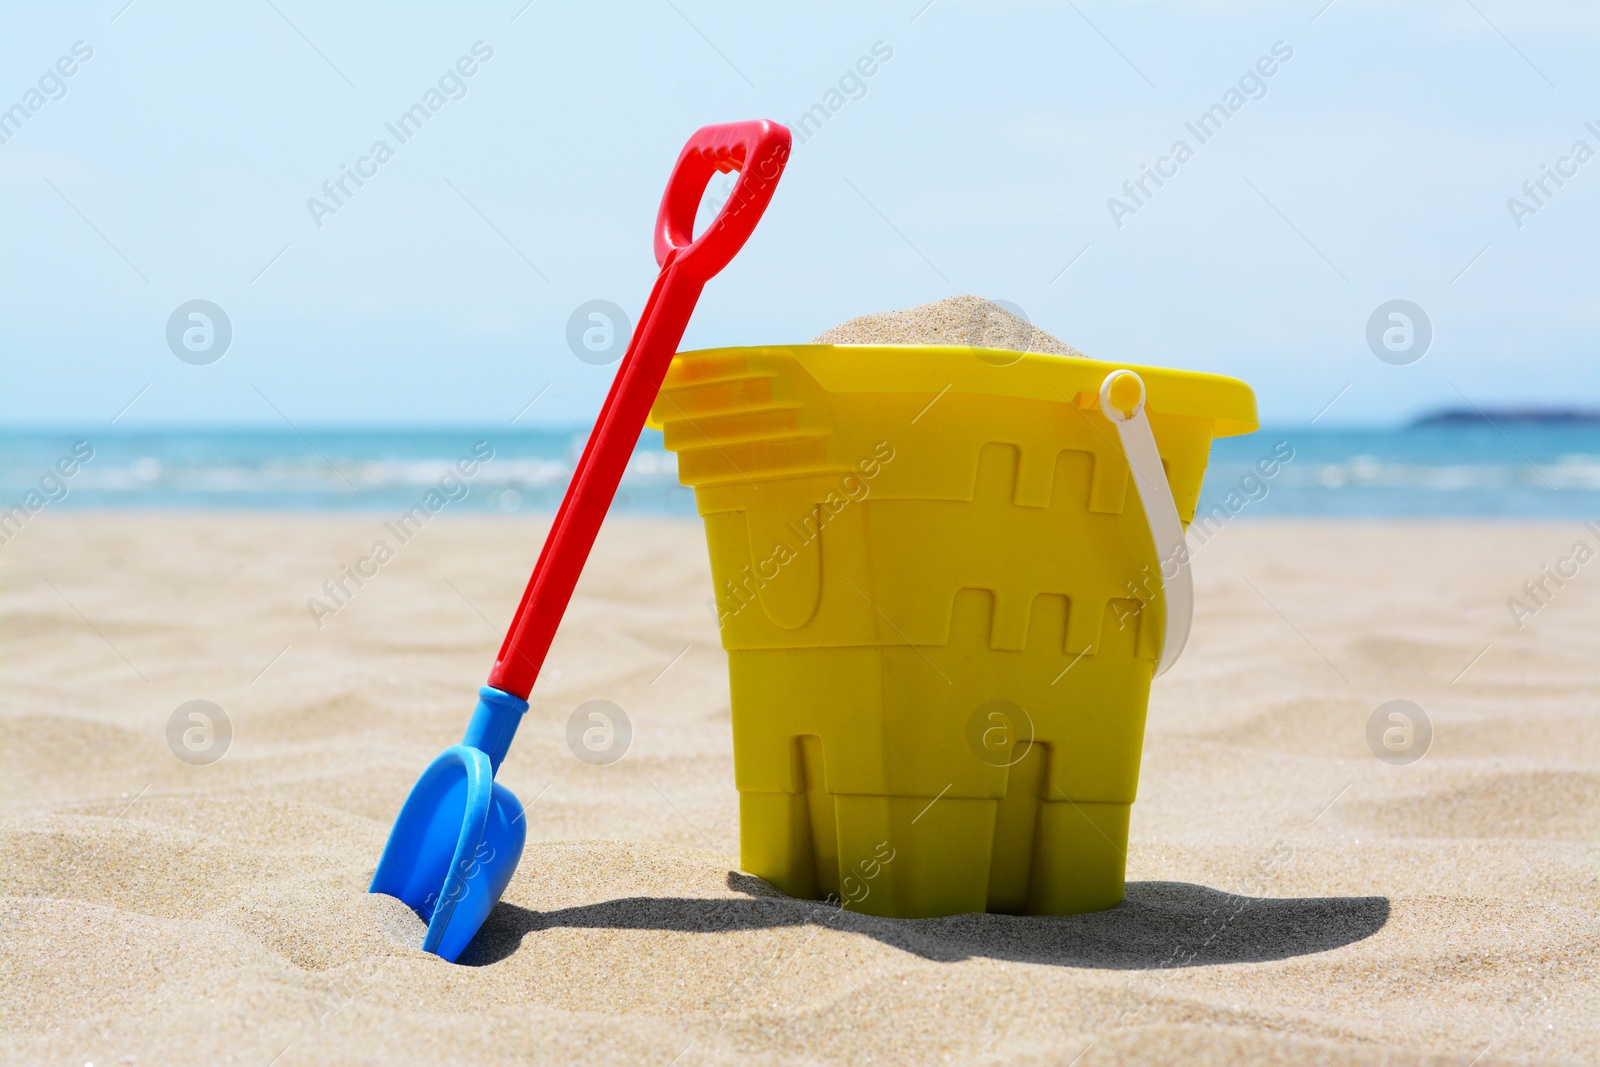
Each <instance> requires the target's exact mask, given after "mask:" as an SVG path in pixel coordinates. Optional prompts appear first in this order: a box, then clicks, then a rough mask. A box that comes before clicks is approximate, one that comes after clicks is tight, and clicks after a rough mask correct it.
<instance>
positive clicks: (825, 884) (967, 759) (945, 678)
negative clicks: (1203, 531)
mask: <svg viewBox="0 0 1600 1067" xmlns="http://www.w3.org/2000/svg"><path fill="white" fill-rule="evenodd" d="M1118 368H1119V365H1117V364H1109V363H1101V362H1097V361H1094V360H1087V359H1076V358H1068V357H1061V356H1052V355H1042V354H1037V353H1028V354H1026V355H1022V354H1019V353H1016V352H1009V351H999V350H993V349H974V348H967V347H960V346H948V347H946V346H920V345H898V346H897V345H885V346H877V345H780V346H770V347H752V348H724V349H712V350H707V351H699V352H684V353H680V354H679V355H678V356H677V358H676V359H675V361H674V363H673V365H672V369H671V371H670V372H669V373H668V375H667V377H666V381H665V383H664V385H663V386H662V389H661V393H660V396H659V397H658V398H657V400H656V403H655V407H654V408H653V411H652V417H651V422H652V425H655V426H657V427H658V428H660V429H661V430H662V431H663V432H664V434H665V438H666V447H667V448H668V449H670V450H672V451H673V452H676V453H677V455H678V476H679V479H680V481H682V483H683V484H684V485H686V486H690V487H692V488H693V489H694V491H695V499H696V503H697V506H698V510H699V513H700V515H701V517H702V518H703V519H704V521H705V528H706V540H707V543H708V545H709V548H710V554H711V571H712V577H713V579H714V582H715V585H716V598H715V609H716V613H717V616H718V619H719V623H720V629H721V635H722V644H723V648H725V649H726V650H727V653H728V669H729V675H730V684H731V691H732V702H733V741H734V769H735V777H736V784H737V786H738V789H739V811H740V863H741V865H742V866H743V867H744V869H745V870H747V871H750V872H751V873H753V874H756V875H759V876H761V877H762V878H765V879H766V880H767V881H769V882H771V883H772V884H773V885H775V886H776V887H778V888H779V889H781V890H783V891H784V892H785V893H788V894H790V895H791V896H796V897H802V898H810V899H827V898H830V897H832V898H836V899H838V900H839V901H841V902H842V903H843V904H844V906H846V907H850V908H853V909H856V910H859V911H863V912H866V913H869V914H874V915H885V916H897V917H906V918H915V917H928V916H938V915H953V914H958V913H964V912H981V911H994V912H1010V913H1021V914H1037V915H1055V914H1065V913H1070V912H1082V911H1095V910H1099V909H1103V908H1109V907H1111V906H1112V905H1114V904H1116V903H1117V902H1118V901H1119V900H1121V899H1122V894H1123V878H1124V871H1125V864H1126V855H1125V853H1126V849H1127V839H1128V814H1129V808H1130V805H1131V804H1132V803H1133V799H1134V793H1135V789H1136V787H1137V784H1138V778H1139V753H1140V747H1141V744H1142V741H1143V735H1144V718H1145V705H1146V702H1147V699H1148V695H1149V688H1150V682H1151V678H1152V675H1153V673H1154V672H1155V668H1156V663H1157V661H1158V659H1159V658H1160V651H1161V645H1162V641H1163V627H1164V626H1165V625H1166V620H1165V618H1164V614H1163V613H1164V610H1165V605H1166V600H1167V597H1165V596H1163V595H1162V592H1161V591H1162V587H1163V582H1162V580H1161V579H1160V578H1159V577H1154V576H1156V575H1159V574H1160V573H1161V568H1162V562H1163V561H1162V559H1161V558H1160V557H1158V554H1157V549H1156V547H1155V543H1154V542H1153V540H1152V528H1151V526H1150V520H1147V518H1146V514H1145V507H1144V506H1143V505H1142V503H1141V497H1140V494H1141V493H1142V492H1145V491H1146V488H1147V486H1149V485H1150V484H1151V483H1150V482H1149V481H1148V480H1146V481H1141V482H1140V484H1139V486H1138V489H1139V491H1138V492H1135V491H1130V485H1132V484H1133V483H1134V481H1135V479H1134V478H1132V477H1130V465H1129V460H1128V457H1129V456H1130V455H1132V454H1133V453H1132V452H1131V451H1129V450H1127V449H1125V447H1124V444H1123V440H1122V439H1120V438H1119V429H1120V430H1121V431H1122V432H1123V433H1124V434H1126V433H1127V432H1128V431H1127V428H1126V427H1119V426H1118V424H1117V421H1115V420H1113V419H1110V418H1107V417H1106V415H1105V414H1103V413H1102V411H1101V397H1100V390H1101V388H1102V386H1105V387H1107V388H1108V389H1109V388H1110V386H1111V378H1115V377H1117V375H1116V373H1115V372H1117V371H1118ZM1131 369H1132V370H1134V371H1136V373H1137V377H1136V378H1135V377H1134V376H1133V375H1126V376H1125V377H1127V378H1129V379H1130V380H1132V381H1137V382H1142V384H1143V386H1144V389H1145V391H1146V392H1145V394H1144V400H1145V411H1146V412H1147V414H1148V424H1147V425H1148V429H1147V430H1145V431H1143V432H1144V433H1145V434H1146V438H1145V439H1146V440H1148V435H1149V434H1150V433H1153V435H1154V445H1155V447H1154V448H1153V449H1152V450H1151V452H1150V453H1149V454H1150V455H1151V456H1152V457H1153V456H1154V452H1155V450H1157V449H1158V450H1159V453H1160V466H1162V467H1164V468H1165V474H1166V480H1165V482H1164V483H1163V485H1162V487H1161V491H1162V492H1163V493H1165V492H1166V485H1168V484H1170V501H1171V503H1170V504H1168V505H1167V507H1168V508H1169V509H1170V508H1171V507H1172V506H1173V505H1175V506H1176V511H1177V516H1178V517H1179V518H1180V519H1181V521H1182V522H1183V523H1184V524H1187V523H1188V521H1189V519H1190V518H1191V517H1192V516H1193V514H1194V508H1195V503H1196V501H1197V499H1198V496H1199V493H1200V482H1201V477H1202V475H1203V474H1204V473H1205V466H1206V459H1207V455H1208V453H1209V450H1210V446H1211V441H1212V439H1213V438H1214V437H1221V436H1228V435H1232V434H1240V433H1247V432H1249V431H1251V430H1253V429H1255V428H1256V413H1255V398H1254V395H1253V394H1252V392H1251V391H1250V388H1249V387H1248V386H1247V385H1245V384H1244V383H1243V382H1240V381H1237V380H1234V379H1231V378H1224V377H1220V376H1217V375H1212V374H1199V373H1194V372H1189V371H1176V370H1162V369H1158V368H1147V367H1135V368H1131ZM1108 376H1110V377H1108ZM1119 388H1120V387H1119ZM1111 395H1112V394H1110V393H1109V392H1108V393H1107V396H1108V397H1109V396H1111ZM1108 403H1113V404H1116V405H1121V404H1122V403H1123V401H1121V400H1116V401H1108ZM1129 406H1130V407H1131V406H1132V404H1131V402H1129ZM1113 413H1114V414H1118V415H1119V419H1120V418H1122V417H1123V416H1125V415H1126V413H1125V412H1118V411H1116V410H1114V412H1113ZM1141 425H1142V423H1141ZM1136 464H1137V460H1136ZM1150 465H1152V466H1153V465H1154V464H1153V463H1152V464H1150ZM1144 469H1145V468H1144V467H1142V466H1138V467H1136V470H1135V471H1134V473H1137V472H1139V471H1143V470H1144ZM1152 515H1154V509H1152ZM1173 529H1174V530H1178V528H1177V527H1176V525H1175V524H1174V526H1173ZM1176 537H1177V539H1178V541H1179V543H1180V544H1181V530H1178V532H1177V534H1176ZM1184 562H1185V565H1186V562H1187V561H1186V559H1185V561H1184ZM1183 576H1184V579H1185V581H1187V570H1186V569H1185V570H1184V572H1183ZM1184 626H1185V632H1186V626H1187V617H1186V616H1185V620H1184ZM1168 640H1169V641H1170V640H1171V638H1170V636H1169V637H1168ZM1179 641H1180V643H1181V637H1180V638H1179Z"/></svg>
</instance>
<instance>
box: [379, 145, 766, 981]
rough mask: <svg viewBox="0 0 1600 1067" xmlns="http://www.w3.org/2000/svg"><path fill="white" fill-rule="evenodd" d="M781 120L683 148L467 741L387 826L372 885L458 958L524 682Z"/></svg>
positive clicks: (505, 840)
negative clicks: (613, 368) (634, 301)
mask: <svg viewBox="0 0 1600 1067" xmlns="http://www.w3.org/2000/svg"><path fill="white" fill-rule="evenodd" d="M789 146H790V137H789V131H788V130H787V129H785V128H784V127H782V126H780V125H778V124H777V123H775V122H769V121H766V120H762V121H758V122H738V123H731V124H728V125H724V126H706V127H703V128H702V129H700V130H699V131H697V132H696V133H695V135H694V136H693V137H691V138H689V143H688V144H686V145H684V148H683V153H682V154H681V155H679V156H678V162H677V165H676V166H675V167H674V168H673V171H672V177H671V178H670V179H669V180H668V182H667V190H666V192H665V193H664V194H663V195H662V198H661V211H660V213H659V214H658V216H657V218H656V228H655V252H656V262H657V263H659V264H660V266H661V273H660V275H659V276H658V277H657V278H656V283H655V287H654V288H653V289H652V290H651V291H650V299H649V300H648V301H647V302H646V303H645V306H644V311H643V312H641V313H640V315H639V327H638V329H637V330H635V331H634V334H633V338H632V340H631V341H630V342H629V344H628V351H627V354H626V355H624V356H623V357H622V365H621V366H620V367H619V368H618V370H617V375H616V378H615V379H614V380H613V381H612V383H611V391H610V393H608V394H607V396H606V402H605V405H604V406H603V407H602V408H601V409H600V417H599V419H598V420H597V421H596V422H595V426H594V430H593V432H591V433H590V434H589V443H588V445H587V446H586V447H585V448H584V450H583V456H582V458H581V459H579V460H578V466H577V469H576V470H575V471H574V472H573V474H572V482H571V484H570V485H568V486H567V495H566V497H565V499H563V500H562V501H561V509H560V510H559V511H558V512H557V513H556V518H555V523H554V524H553V525H552V526H551V527H550V534H549V536H548V537H546V538H545V542H544V550H543V551H542V552H540V554H539V562H538V563H537V564H535V565H534V568H533V577H532V578H531V579H529V581H528V588H527V591H526V592H524V593H523V594H522V603H521V604H520V605H519V606H518V607H517V614H516V617H515V618H513V619H512V621H511V629H510V632H508V633H507V634H506V639H505V643H504V644H503V645H501V646H500V654H499V655H498V656H497V657H496V658H495V663H494V669H493V670H492V671H490V672H489V684H488V685H486V686H484V687H483V688H482V689H480V690H478V706H477V709H476V710H475V711H474V712H473V713H472V721H471V722H470V723H468V724H467V734H466V736H465V737H464V738H462V740H461V744H459V745H456V746H455V747H453V748H447V749H445V750H444V752H442V753H441V754H440V755H439V757H438V758H437V759H435V760H434V761H433V762H432V763H430V764H429V765H428V768H427V770H425V771H423V772H422V777H421V778H419V779H417V784H416V785H414V786H412V788H411V794H410V795H409V796H408V797H406V802H405V805H404V806H403V807H401V809H400V814H399V816H398V817H397V818H396V819H395V823H394V829H393V830H391V831H390V832H389V843H388V844H387V845H385V846H384V849H383V857H382V858H381V859H379V860H378V869H377V871H376V872H375V873H374V874H373V876H372V885H371V886H369V887H368V891H369V892H372V893H387V894H388V895H389V896H392V897H398V898H399V899H401V900H403V901H405V902H406V903H407V904H409V905H410V906H411V907H412V909H413V910H414V911H416V912H417V914H418V915H420V916H422V917H423V918H424V919H426V920H427V922H428V933H427V936H426V937H425V938H424V939H423V942H422V948H423V951H425V952H432V953H435V954H436V955H439V956H442V957H443V958H445V959H447V960H451V961H454V960H455V958H456V957H457V956H459V955H460V954H461V951H462V950H463V949H465V948H466V947H467V943H468V942H469V941H471V940H472V937H473V935H474V934H476V933H477V932H478V928H479V927H480V926H482V925H483V921H484V920H485V919H486V918H488V916H489V912H490V910H491V909H492V908H493V907H494V905H495V902H496V901H498V900H499V899H500V894H501V893H503V892H505V888H506V885H507V884H508V883H509V882H510V881H511V875H512V872H514V871H515V870H516V869H517V861H518V860H520V859H521V858H522V846H523V841H524V839H525V837H526V834H527V827H526V825H525V823H524V820H523V811H522V804H521V802H519V801H518V800H517V798H516V796H514V795H513V794H512V792H511V790H509V789H507V788H506V787H505V786H503V785H501V784H499V783H498V782H496V781H495V780H494V776H495V772H496V771H498V770H499V769H500V762H501V761H502V760H503V759H505V756H506V751H507V750H508V749H509V748H510V747H511V739H512V737H513V736H515V734H516V732H517V724H518V723H519V722H520V721H521V719H522V715H523V713H524V712H525V711H527V710H528V694H529V692H531V691H532V689H533V683H534V680H535V679H536V678H537V677H538V676H539V668H540V666H541V665H542V664H543V663H544V657H545V654H546V653H547V652H548V651H549V650H550V642H551V640H552V639H553V638H554V637H555V633H556V627H557V626H559V625H560V623H561V616H562V614H563V613H564V612H565V611H566V609H567V602H568V600H570V599H571V597H572V589H573V587H574V586H575V585H577V582H578V575H579V574H580V573H582V571H583V564H584V561H585V560H586V559H588V556H589V549H590V547H591V546H592V545H593V544H594V539H595V535H596V534H597V533H598V532H599V530H600V523H601V522H602V521H603V520H604V519H605V515H606V510H607V508H609V507H610V506H611V499H612V497H613V496H614V495H615V494H616V491H617V483H618V482H620V481H621V480H622V473H623V471H624V470H625V469H626V467H627V465H628V460H629V458H630V457H631V456H632V454H633V448H634V445H635V444H636V443H637V442H638V440H639V431H640V430H641V429H642V428H643V427H644V421H645V416H646V415H647V414H648V413H649V410H650V405H651V404H652V403H654V401H655V397H656V392H657V391H658V390H659V389H660V388H661V380H662V378H664V377H665V376H666V373H667V367H668V365H669V364H671V362H672V357H673V355H674V353H676V352H677V349H678V342H679V341H680V340H682V338H683V331H684V328H685V327H686V326H687V325H688V324H689V316H690V315H691V314H692V313H693V312H694V305H695V301H696V300H698V299H699V297H700V290H701V289H702V288H704V287H705V284H706V282H708V281H710V280H711V278H712V277H713V276H715V275H716V274H717V272H718V271H720V270H722V268H723V267H725V266H727V265H728V262H729V261H730V260H732V259H733V257H734V255H735V254H737V253H738V251H739V249H740V248H742V247H743V246H744V243H745V241H746V240H747V239H748V238H749V237H750V234H751V231H753V230H754V229H755V225H756V223H757V222H758V221H759V220H760V218H761V214H762V212H763V211H765V210H766V207H767V203H768V202H769V201H770V200H771V199H772V193H773V190H774V189H775V188H776V186H777V184H778V178H779V176H780V175H782V173H783V168H784V164H785V163H787V162H788V159H789ZM731 170H737V171H738V172H739V178H738V181H737V183H736V184H735V185H734V188H733V192H732V194H731V195H730V196H729V198H728V201H727V203H726V204H724V205H723V206H722V210H721V211H720V212H719V213H718V214H717V217H716V219H715V220H714V221H713V222H712V223H711V224H710V225H709V226H708V227H707V228H706V230H705V232H704V233H702V234H701V235H700V236H699V237H694V236H693V233H694V220H695V212H696V210H697V209H698V207H699V205H700V198H701V196H702V194H703V193H704V192H705V188H706V185H707V183H709V182H710V180H711V177H712V175H713V174H714V173H716V172H718V171H721V172H724V173H726V172H727V171H731Z"/></svg>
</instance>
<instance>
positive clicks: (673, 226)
mask: <svg viewBox="0 0 1600 1067" xmlns="http://www.w3.org/2000/svg"><path fill="white" fill-rule="evenodd" d="M790 144H791V138H790V134H789V131H788V130H787V129H785V128H784V127H782V126H779V125H778V124H777V123H776V122H771V121H769V120H767V119H759V120H757V121H755V122H730V123H727V124H725V125H721V126H703V127H701V128H700V129H698V130H696V131H695V134H694V136H693V137H690V138H689V143H688V144H685V145H684V146H683V151H682V152H680V153H679V154H678V162H677V164H676V165H675V166H674V167H673V168H672V177H671V178H670V179H669V180H668V181H667V191H666V193H665V194H663V195H662V197H661V211H660V212H659V213H658V214H657V215H656V233H655V246H656V263H657V264H659V265H660V266H661V267H662V268H663V269H665V268H666V266H667V260H668V258H669V257H672V255H673V253H674V252H676V253H677V256H676V260H675V261H676V262H677V264H678V266H679V269H681V270H683V271H685V272H687V273H689V274H690V275H692V276H693V277H695V278H696V279H698V280H699V282H700V284H702V285H704V284H705V283H706V282H708V281H710V280H711V279H712V277H714V276H715V275H716V273H717V272H718V271H720V270H721V269H722V268H723V267H726V266H727V265H728V263H729V262H730V261H731V260H732V259H733V257H734V256H735V255H737V254H738V252H739V249H741V248H743V247H744V243H745V241H747V240H748V239H749V237H750V234H751V233H753V232H754V231H755V228H756V223H757V222H759V221H760V220H761V214H762V212H764V211H766V209H767V204H768V202H769V201H771V200H772V193H773V190H775V189H776V188H777V187H778V178H779V176H780V175H782V174H783V167H784V164H786V163H787V162H788V161H789V149H790ZM730 170H736V171H738V172H739V179H738V181H737V182H735V183H734V186H733V190H732V192H730V193H729V194H728V200H727V202H726V203H724V204H723V205H722V209H721V210H720V211H718V212H717V217H716V218H715V219H714V220H712V222H711V224H710V225H709V226H707V227H706V229H705V232H704V233H702V234H701V235H700V236H699V237H695V236H694V218H695V214H696V212H697V211H698V210H699V208H700V199H701V197H703V196H704V195H705V191H706V186H707V185H709V184H710V182H711V179H712V177H714V176H715V175H716V174H718V173H723V174H726V173H727V172H728V171H730Z"/></svg>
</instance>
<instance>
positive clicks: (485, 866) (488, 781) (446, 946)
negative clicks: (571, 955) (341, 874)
mask: <svg viewBox="0 0 1600 1067" xmlns="http://www.w3.org/2000/svg"><path fill="white" fill-rule="evenodd" d="M526 837H527V823H526V820H524V819H523V812H522V804H521V802H520V801H518V800H517V798H516V796H515V795H514V794H513V793H512V792H511V790H509V789H507V788H506V787H505V786H503V785H500V784H499V783H498V782H496V781H495V780H494V767H493V766H492V764H491V763H490V760H489V757H488V756H487V755H485V754H484V753H483V752H482V751H480V750H479V749H476V748H473V747H472V746H470V745H456V746H455V747H454V748H448V749H445V751H444V752H442V753H440V755H439V757H438V758H437V759H435V760H434V761H433V762H432V763H430V764H429V765H428V769H427V770H425V771H423V772H422V777H420V778H418V779H417V784H416V785H414V786H412V787H411V794H410V795H409V796H407V797H406V802H405V804H404V806H402V807H401V809H400V815H399V816H398V817H397V818H396V819H395V823H394V829H393V830H391V831H390V832H389V843H388V844H387V845H385V846H384V849H383V857H382V858H381V859H380V860H378V869H377V871H376V872H375V873H374V874H373V876H372V885H371V886H369V887H368V892H372V893H385V894H388V895H389V896H391V897H397V898H399V899H400V900H403V901H405V902H406V903H407V904H409V905H410V906H411V909H412V910H413V911H415V912H416V913H417V914H418V915H420V916H421V917H422V918H423V919H425V920H427V923H428V934H427V937H425V938H424V939H423V942H422V949H423V951H424V952H432V953H434V954H436V955H438V956H440V957H441V958H443V959H446V960H449V961H450V962H452V963H453V962H455V959H456V957H457V956H459V955H461V952H462V950H463V949H465V948H466V947H467V943H468V942H469V941H471V940H472V938H473V935H474V934H476V933H477V932H478V928H479V927H480V926H482V925H483V921H484V920H485V919H487V918H488V917H489V912H490V911H491V910H493V908H494V906H495V902H496V901H498V900H499V899H500V894H502V893H504V892H505V890H506V885H507V884H508V883H509V882H510V881H511V875H512V873H513V872H515V871H516V869H517V861H518V860H520V859H521V858H522V846H523V843H524V840H525V839H526Z"/></svg>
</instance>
